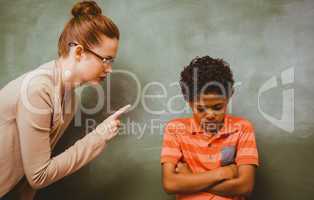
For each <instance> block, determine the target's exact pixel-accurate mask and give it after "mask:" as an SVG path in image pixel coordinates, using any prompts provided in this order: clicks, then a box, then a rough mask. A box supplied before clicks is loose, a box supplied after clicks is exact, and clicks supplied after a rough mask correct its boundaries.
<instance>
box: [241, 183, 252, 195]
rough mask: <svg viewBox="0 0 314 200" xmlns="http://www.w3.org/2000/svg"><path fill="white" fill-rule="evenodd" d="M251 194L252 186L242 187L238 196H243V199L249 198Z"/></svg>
mask: <svg viewBox="0 0 314 200" xmlns="http://www.w3.org/2000/svg"><path fill="white" fill-rule="evenodd" d="M252 192H253V185H251V184H245V185H242V187H241V189H240V195H243V196H245V197H250V196H251V194H252Z"/></svg>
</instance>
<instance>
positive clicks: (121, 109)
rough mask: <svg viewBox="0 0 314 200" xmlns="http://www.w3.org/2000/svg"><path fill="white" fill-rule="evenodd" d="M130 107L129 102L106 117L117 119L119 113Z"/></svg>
mask: <svg viewBox="0 0 314 200" xmlns="http://www.w3.org/2000/svg"><path fill="white" fill-rule="evenodd" d="M130 107H131V105H130V104H129V105H126V106H124V107H122V108H120V109H119V110H118V111H116V112H115V113H113V114H112V115H110V116H109V117H108V118H107V119H117V118H118V117H119V116H120V115H122V114H123V113H125V112H126V111H127V110H128V109H129V108H130Z"/></svg>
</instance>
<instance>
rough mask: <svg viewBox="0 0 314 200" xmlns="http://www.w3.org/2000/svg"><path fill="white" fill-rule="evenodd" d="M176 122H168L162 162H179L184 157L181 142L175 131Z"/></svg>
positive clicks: (162, 150) (165, 130)
mask: <svg viewBox="0 0 314 200" xmlns="http://www.w3.org/2000/svg"><path fill="white" fill-rule="evenodd" d="M173 127H175V123H173V122H172V123H168V124H167V125H166V127H165V129H164V137H163V144H162V149H161V159H160V161H161V164H163V163H166V162H169V163H173V164H177V163H178V161H179V160H180V159H181V157H182V152H181V149H180V144H179V142H178V138H177V136H176V133H175V128H173Z"/></svg>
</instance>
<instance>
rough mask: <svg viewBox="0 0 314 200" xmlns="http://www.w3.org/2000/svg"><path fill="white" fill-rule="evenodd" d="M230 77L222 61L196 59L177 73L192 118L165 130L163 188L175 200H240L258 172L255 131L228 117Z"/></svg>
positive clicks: (251, 185) (249, 190)
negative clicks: (171, 194)
mask: <svg viewBox="0 0 314 200" xmlns="http://www.w3.org/2000/svg"><path fill="white" fill-rule="evenodd" d="M233 84H234V80H233V75H232V72H231V70H230V67H229V65H228V64H227V63H226V62H225V61H223V60H222V59H213V58H211V57H209V56H205V57H201V58H199V57H196V58H195V59H193V60H192V61H191V63H190V64H189V65H188V66H186V67H185V68H184V70H183V71H182V72H181V81H180V85H181V90H182V93H183V96H184V98H185V100H186V101H187V102H188V103H189V105H190V107H191V109H192V112H193V117H191V118H180V119H174V120H171V121H170V122H168V124H167V125H166V127H165V132H164V139H163V147H162V151H161V164H162V178H163V187H164V190H165V191H166V192H167V193H174V194H176V197H177V198H176V199H177V200H209V199H215V200H227V199H232V200H238V199H245V198H246V197H248V196H249V195H250V193H251V192H252V190H253V186H254V178H255V168H256V166H258V152H257V148H256V142H255V136H254V129H253V127H252V125H251V123H250V122H249V121H247V120H245V119H243V118H240V117H235V116H232V115H228V114H226V110H227V104H228V101H229V99H230V98H231V96H232V94H233Z"/></svg>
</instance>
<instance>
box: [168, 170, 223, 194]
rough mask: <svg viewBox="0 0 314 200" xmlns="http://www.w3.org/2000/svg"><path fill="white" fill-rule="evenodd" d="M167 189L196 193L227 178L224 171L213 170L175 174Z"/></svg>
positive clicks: (171, 191) (170, 191)
mask: <svg viewBox="0 0 314 200" xmlns="http://www.w3.org/2000/svg"><path fill="white" fill-rule="evenodd" d="M169 179H170V180H169V181H168V184H164V185H165V189H166V191H167V192H169V193H176V194H178V193H194V192H199V191H202V190H204V189H206V188H208V187H211V186H214V185H215V184H218V183H220V182H222V181H223V180H225V177H224V175H223V173H221V171H219V170H212V171H208V172H204V173H197V174H173V175H172V176H171V177H169Z"/></svg>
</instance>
